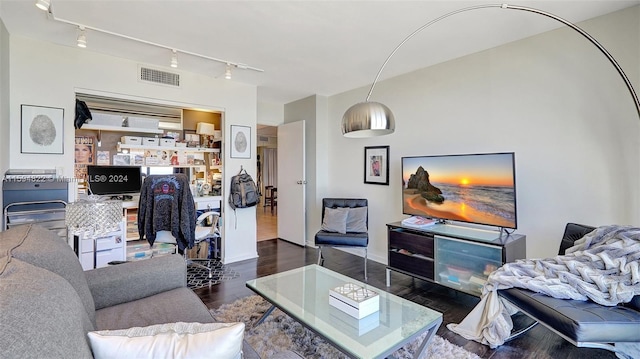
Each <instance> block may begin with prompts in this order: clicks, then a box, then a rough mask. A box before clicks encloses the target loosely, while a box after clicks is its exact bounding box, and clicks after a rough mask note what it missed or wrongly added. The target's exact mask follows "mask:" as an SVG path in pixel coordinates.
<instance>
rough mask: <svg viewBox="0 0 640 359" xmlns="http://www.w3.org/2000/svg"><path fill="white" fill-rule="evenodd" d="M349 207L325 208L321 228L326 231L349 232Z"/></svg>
mask: <svg viewBox="0 0 640 359" xmlns="http://www.w3.org/2000/svg"><path fill="white" fill-rule="evenodd" d="M348 215H349V211H348V209H347V208H325V209H324V218H322V226H321V227H320V229H321V230H323V231H325V232H337V233H343V234H344V233H347V216H348Z"/></svg>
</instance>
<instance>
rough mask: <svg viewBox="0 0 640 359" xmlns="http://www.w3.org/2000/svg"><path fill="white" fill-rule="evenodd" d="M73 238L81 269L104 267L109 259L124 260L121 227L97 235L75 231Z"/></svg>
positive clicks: (123, 239) (124, 253)
mask: <svg viewBox="0 0 640 359" xmlns="http://www.w3.org/2000/svg"><path fill="white" fill-rule="evenodd" d="M73 238H74V242H76V248H78V259H79V260H80V264H82V269H83V270H89V269H94V268H101V267H106V266H107V265H108V264H109V262H111V261H124V260H125V258H126V252H125V250H126V248H125V238H124V233H123V231H122V229H120V230H118V231H114V232H108V233H101V234H97V235H93V234H91V233H90V232H77V233H74V234H73Z"/></svg>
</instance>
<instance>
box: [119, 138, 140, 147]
mask: <svg viewBox="0 0 640 359" xmlns="http://www.w3.org/2000/svg"><path fill="white" fill-rule="evenodd" d="M120 141H122V143H124V144H127V145H141V144H142V137H140V136H122V137H120Z"/></svg>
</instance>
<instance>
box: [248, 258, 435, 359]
mask: <svg viewBox="0 0 640 359" xmlns="http://www.w3.org/2000/svg"><path fill="white" fill-rule="evenodd" d="M346 283H355V284H358V285H361V286H363V287H365V288H367V289H371V290H373V291H375V292H377V293H378V294H379V295H380V310H379V311H378V312H376V313H374V314H371V315H369V316H367V317H365V318H363V319H360V320H358V319H356V318H354V317H351V316H349V315H348V314H346V313H345V312H343V311H342V310H340V309H338V308H335V307H333V306H332V305H330V304H329V289H333V288H336V287H339V286H342V285H344V284H346ZM246 285H247V287H249V288H250V289H251V290H253V291H254V292H256V293H257V294H259V295H260V296H261V297H263V298H264V299H266V300H267V301H268V302H270V303H271V304H272V306H271V308H270V309H269V310H268V311H267V312H266V313H265V314H264V316H263V317H262V318H261V319H260V320H259V321H258V322H257V323H256V325H259V324H260V323H261V322H262V321H263V320H264V319H265V318H266V317H267V316H268V315H269V314H270V313H271V312H272V311H273V310H274V309H275V308H279V309H280V310H282V311H283V312H285V313H286V314H287V315H289V316H290V317H291V318H293V319H295V320H296V321H298V322H299V323H301V324H302V325H304V326H305V327H307V328H309V329H310V330H312V331H313V332H315V333H316V334H318V335H319V336H321V337H322V338H324V339H325V340H327V341H328V342H329V343H331V344H332V345H334V346H335V347H336V348H338V349H339V350H340V351H342V352H343V353H345V354H346V355H348V356H349V357H352V358H385V357H387V356H389V355H390V354H391V353H393V352H394V351H396V350H397V349H399V348H401V347H402V346H403V345H405V344H407V343H409V342H411V341H413V340H415V339H416V338H418V337H419V336H420V335H421V334H423V333H425V332H426V333H427V334H426V336H425V337H424V339H423V341H422V343H421V344H420V345H419V349H418V350H417V351H416V353H415V355H414V358H419V357H420V355H421V354H422V353H423V352H424V350H425V349H426V348H427V345H428V343H429V341H430V340H431V338H432V337H433V335H434V334H435V332H436V331H437V330H438V327H440V324H442V313H439V312H436V311H434V310H431V309H429V308H427V307H424V306H421V305H419V304H415V303H413V302H411V301H409V300H406V299H403V298H400V297H398V296H395V295H393V294H391V293H387V292H385V291H383V290H380V289H378V288H375V287H372V286H370V285H367V284H365V283H362V282H359V281H357V280H355V279H353V278H349V277H347V276H344V275H342V274H339V273H336V272H333V271H331V270H329V269H327V268H324V267H321V266H318V265H315V264H312V265H308V266H306V267H301V268H297V269H293V270H290V271H286V272H282V273H278V274H274V275H270V276H266V277H262V278H258V279H253V280H250V281H248V282H247V284H246Z"/></svg>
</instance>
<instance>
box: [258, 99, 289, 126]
mask: <svg viewBox="0 0 640 359" xmlns="http://www.w3.org/2000/svg"><path fill="white" fill-rule="evenodd" d="M283 121H284V106H283V105H280V104H275V103H271V102H258V123H259V124H261V125H269V126H278V125H280V124H282V122H283Z"/></svg>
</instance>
